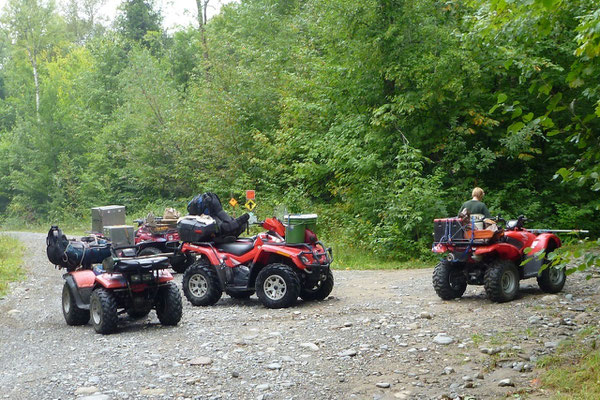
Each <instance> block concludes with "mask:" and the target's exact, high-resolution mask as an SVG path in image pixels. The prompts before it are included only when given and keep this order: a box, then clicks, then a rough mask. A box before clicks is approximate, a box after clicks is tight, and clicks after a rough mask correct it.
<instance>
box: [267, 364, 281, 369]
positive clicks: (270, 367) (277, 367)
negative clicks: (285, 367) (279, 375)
mask: <svg viewBox="0 0 600 400" xmlns="http://www.w3.org/2000/svg"><path fill="white" fill-rule="evenodd" d="M267 368H268V369H271V370H276V369H281V364H279V363H271V364H269V365H267Z"/></svg>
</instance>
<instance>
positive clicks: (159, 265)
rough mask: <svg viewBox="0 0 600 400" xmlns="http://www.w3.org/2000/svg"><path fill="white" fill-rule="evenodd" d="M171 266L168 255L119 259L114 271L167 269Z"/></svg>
mask: <svg viewBox="0 0 600 400" xmlns="http://www.w3.org/2000/svg"><path fill="white" fill-rule="evenodd" d="M169 266H170V264H169V259H168V258H167V257H151V258H138V259H136V258H132V259H119V260H117V261H115V266H114V271H115V272H122V273H127V272H138V271H139V270H152V269H165V268H169Z"/></svg>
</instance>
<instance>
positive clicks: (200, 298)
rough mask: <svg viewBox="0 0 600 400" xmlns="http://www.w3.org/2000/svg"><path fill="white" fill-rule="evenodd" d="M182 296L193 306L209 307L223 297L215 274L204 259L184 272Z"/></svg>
mask: <svg viewBox="0 0 600 400" xmlns="http://www.w3.org/2000/svg"><path fill="white" fill-rule="evenodd" d="M183 294H185V297H186V298H187V299H188V300H189V301H190V303H192V304H193V305H195V306H211V305H213V304H215V303H216V302H217V301H219V299H220V298H221V296H222V295H223V291H222V290H221V287H220V285H219V278H218V277H217V273H216V272H215V270H214V268H213V267H212V266H211V265H208V263H207V262H206V261H205V260H204V259H202V258H201V259H199V260H197V261H196V262H195V263H194V264H192V265H190V266H189V267H188V268H187V269H186V270H185V273H184V274H183Z"/></svg>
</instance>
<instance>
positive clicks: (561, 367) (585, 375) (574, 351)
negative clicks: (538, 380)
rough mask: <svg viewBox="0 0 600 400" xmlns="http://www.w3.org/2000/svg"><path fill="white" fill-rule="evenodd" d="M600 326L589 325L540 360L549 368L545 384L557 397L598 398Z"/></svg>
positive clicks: (544, 376) (599, 391) (546, 372)
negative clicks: (599, 340)
mask: <svg viewBox="0 0 600 400" xmlns="http://www.w3.org/2000/svg"><path fill="white" fill-rule="evenodd" d="M597 342H598V329H597V328H596V327H588V328H586V329H583V330H581V331H580V332H579V333H578V334H577V335H576V336H575V337H574V338H573V339H570V340H567V341H565V342H562V343H561V344H560V346H559V347H558V349H557V351H556V353H555V354H553V355H551V356H546V357H544V358H542V359H541V360H540V361H539V362H538V363H539V365H540V366H542V367H544V368H545V369H546V371H545V372H544V373H543V375H542V383H543V385H544V387H546V388H548V389H550V390H552V391H553V392H554V393H553V395H554V396H553V397H554V398H556V399H590V400H591V399H596V398H598V396H600V385H599V383H598V369H599V368H600V349H598V343H597Z"/></svg>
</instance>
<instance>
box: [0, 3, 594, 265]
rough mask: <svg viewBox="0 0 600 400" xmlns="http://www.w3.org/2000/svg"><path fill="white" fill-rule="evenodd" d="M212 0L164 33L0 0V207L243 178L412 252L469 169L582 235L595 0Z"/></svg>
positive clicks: (263, 206) (549, 223) (365, 247)
mask: <svg viewBox="0 0 600 400" xmlns="http://www.w3.org/2000/svg"><path fill="white" fill-rule="evenodd" d="M210 2H211V0H197V1H196V4H197V7H198V18H197V24H196V25H195V26H190V27H186V28H181V29H177V30H174V31H169V32H167V31H165V30H164V29H163V27H162V25H161V21H162V15H161V13H160V11H159V10H157V9H156V8H155V7H154V4H153V3H152V2H151V1H142V0H126V1H123V2H122V3H121V5H120V8H119V13H118V15H117V16H116V17H115V19H114V20H113V21H111V23H110V24H100V23H98V17H97V13H98V10H99V8H100V7H101V5H102V4H103V1H102V0H68V1H64V2H62V3H60V4H55V3H54V2H52V1H47V0H8V1H7V2H6V3H7V4H6V6H5V8H4V9H3V10H2V12H1V15H0V23H1V30H2V35H1V36H0V223H2V224H3V225H4V226H5V227H6V226H20V227H22V226H45V224H48V223H50V222H53V223H59V224H74V223H75V224H77V223H78V224H79V225H81V224H82V221H89V218H90V207H95V206H101V205H108V204H121V205H125V206H126V207H127V212H128V214H129V215H138V216H143V215H145V213H147V212H148V211H153V212H155V213H159V214H160V213H161V212H162V209H164V207H166V206H174V207H176V208H178V209H180V210H181V211H184V210H185V206H186V204H187V201H189V200H190V199H191V198H192V197H193V196H194V195H196V194H197V193H201V192H205V191H213V192H216V193H217V194H219V195H220V196H221V198H222V199H225V201H226V200H228V199H229V197H230V196H235V197H237V198H238V200H240V199H243V193H244V190H246V189H255V190H256V192H257V203H258V205H259V206H258V208H257V212H258V214H259V216H263V217H264V216H268V215H269V214H271V213H272V211H273V208H274V207H275V206H276V205H278V204H285V205H287V206H288V208H289V209H290V210H291V211H295V212H317V213H318V214H319V218H320V220H319V221H320V226H321V228H320V229H321V232H322V235H324V236H325V238H327V239H328V240H329V241H330V242H333V243H335V244H337V245H339V246H343V248H344V249H345V252H350V253H355V254H364V255H365V256H367V257H370V258H377V259H380V260H386V259H387V260H407V259H415V258H421V259H423V258H427V257H428V255H429V252H430V250H429V249H430V246H431V241H432V235H431V233H432V222H431V221H432V220H433V219H434V218H439V217H444V216H452V215H456V214H457V212H458V208H459V207H460V204H461V203H462V202H463V201H465V200H467V199H469V198H470V192H471V189H472V188H473V187H474V186H481V187H483V188H484V190H485V191H486V192H487V196H486V198H485V201H486V203H487V205H488V208H490V210H491V211H492V213H493V214H502V216H503V217H506V218H508V217H513V218H514V217H516V216H517V215H519V214H525V215H526V216H527V217H528V218H530V219H531V220H532V223H531V224H530V226H537V227H544V228H580V229H589V230H591V235H592V236H594V237H597V236H598V234H600V218H599V216H600V212H599V206H600V199H599V197H598V191H599V190H600V180H599V173H600V146H599V138H598V126H599V125H600V124H599V123H600V120H599V118H600V103H599V100H600V4H599V2H598V1H597V0H593V1H590V0H570V1H566V0H513V1H509V0H462V1H460V0H456V1H436V0H410V1H408V0H407V1H401V0H363V1H355V0H242V1H241V2H239V3H230V4H227V5H224V6H223V8H222V9H221V12H220V13H219V14H218V15H216V16H214V17H213V18H211V19H210V20H208V19H207V18H206V13H205V11H206V10H207V7H209V6H210ZM225 201H224V203H225ZM227 210H228V211H229V212H234V211H235V212H238V213H239V212H241V211H240V210H239V208H238V209H237V210H232V209H231V208H228V209H227Z"/></svg>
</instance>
